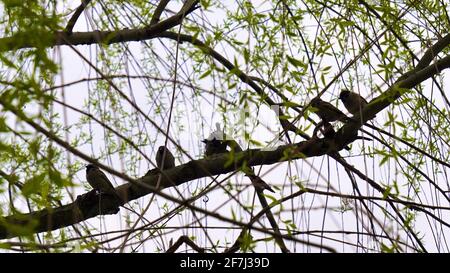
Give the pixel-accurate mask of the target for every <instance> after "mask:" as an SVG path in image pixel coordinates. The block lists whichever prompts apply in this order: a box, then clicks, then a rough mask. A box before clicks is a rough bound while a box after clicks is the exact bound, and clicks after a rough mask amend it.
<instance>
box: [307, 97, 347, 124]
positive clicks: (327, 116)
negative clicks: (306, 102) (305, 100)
mask: <svg viewBox="0 0 450 273" xmlns="http://www.w3.org/2000/svg"><path fill="white" fill-rule="evenodd" d="M310 105H311V106H312V107H314V108H316V109H317V110H316V111H315V112H314V113H315V114H316V115H318V116H319V117H320V118H321V119H322V120H323V121H324V122H333V121H336V120H339V121H345V120H348V119H349V118H348V117H347V116H346V115H345V114H344V113H343V112H342V111H341V110H339V109H337V108H336V107H334V106H333V105H332V104H331V103H329V102H326V101H323V100H321V99H320V98H317V97H315V98H314V99H312V100H311V104H310Z"/></svg>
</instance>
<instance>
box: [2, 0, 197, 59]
mask: <svg viewBox="0 0 450 273" xmlns="http://www.w3.org/2000/svg"><path fill="white" fill-rule="evenodd" d="M197 3H198V1H197V0H187V1H186V3H185V4H184V5H183V7H182V8H181V9H180V11H179V12H178V13H177V14H175V15H173V16H172V17H170V18H168V19H166V20H164V21H161V22H159V23H156V24H153V25H150V26H148V27H144V28H139V29H123V30H119V31H91V32H74V33H67V32H66V31H58V32H55V33H54V34H53V38H52V39H50V40H49V41H47V46H48V47H53V46H58V45H87V44H114V43H121V42H129V41H143V40H148V39H152V38H155V37H157V36H158V34H160V33H162V32H164V31H166V30H169V29H171V28H173V27H174V26H177V25H179V24H180V23H181V21H182V20H183V18H184V17H186V16H187V15H188V14H189V13H191V12H193V11H194V10H195V9H196V5H197ZM28 35H29V34H26V33H17V34H15V35H14V36H12V37H5V38H0V52H4V51H10V50H17V49H21V48H32V47H35V46H37V45H35V44H32V43H30V42H29V39H28V38H27V37H28ZM42 42H43V41H40V44H39V46H42V44H41V43H42Z"/></svg>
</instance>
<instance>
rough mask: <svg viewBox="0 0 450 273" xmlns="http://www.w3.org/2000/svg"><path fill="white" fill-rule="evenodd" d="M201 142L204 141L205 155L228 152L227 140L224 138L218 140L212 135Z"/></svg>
mask: <svg viewBox="0 0 450 273" xmlns="http://www.w3.org/2000/svg"><path fill="white" fill-rule="evenodd" d="M202 142H203V143H205V155H206V156H210V155H214V154H221V153H226V152H228V151H227V146H228V141H226V140H219V139H216V138H215V137H213V138H212V139H204V140H202Z"/></svg>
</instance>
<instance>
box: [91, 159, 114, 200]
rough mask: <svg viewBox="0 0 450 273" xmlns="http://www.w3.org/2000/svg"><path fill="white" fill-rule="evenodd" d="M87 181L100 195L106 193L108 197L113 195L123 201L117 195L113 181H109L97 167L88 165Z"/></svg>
mask: <svg viewBox="0 0 450 273" xmlns="http://www.w3.org/2000/svg"><path fill="white" fill-rule="evenodd" d="M86 180H87V182H88V183H89V185H91V187H92V188H93V189H95V190H96V191H97V192H99V193H100V194H102V193H105V194H108V195H112V196H114V197H115V198H117V199H118V200H120V201H123V200H122V198H121V197H120V196H119V195H118V194H117V192H116V190H115V189H114V186H113V185H112V184H111V181H109V179H108V177H106V175H105V173H104V172H102V171H101V170H100V169H99V168H98V167H97V166H96V165H94V164H88V165H87V166H86Z"/></svg>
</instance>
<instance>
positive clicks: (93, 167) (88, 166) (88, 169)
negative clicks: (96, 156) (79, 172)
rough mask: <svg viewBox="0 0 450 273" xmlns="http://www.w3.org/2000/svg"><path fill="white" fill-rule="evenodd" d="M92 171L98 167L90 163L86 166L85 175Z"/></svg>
mask: <svg viewBox="0 0 450 273" xmlns="http://www.w3.org/2000/svg"><path fill="white" fill-rule="evenodd" d="M94 169H98V167H97V166H95V165H94V164H92V163H90V164H87V165H86V173H88V172H89V171H91V170H94Z"/></svg>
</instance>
